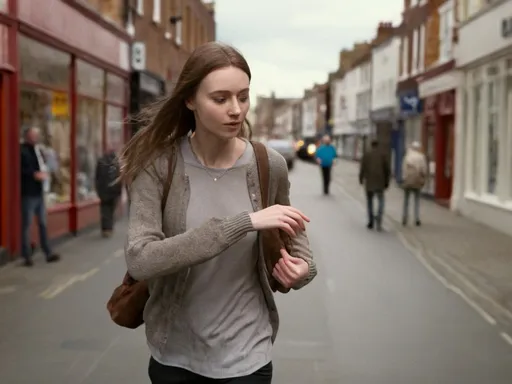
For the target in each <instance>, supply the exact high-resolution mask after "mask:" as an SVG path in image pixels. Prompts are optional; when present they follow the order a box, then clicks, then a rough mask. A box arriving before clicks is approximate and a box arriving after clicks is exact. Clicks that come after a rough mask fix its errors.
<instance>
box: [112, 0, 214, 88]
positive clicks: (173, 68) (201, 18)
mask: <svg viewBox="0 0 512 384" xmlns="http://www.w3.org/2000/svg"><path fill="white" fill-rule="evenodd" d="M113 1H117V0H113ZM161 11H162V15H161V21H160V22H159V23H155V22H154V21H153V2H152V1H151V2H150V1H145V2H144V14H143V15H137V16H136V17H135V20H134V25H135V31H136V33H135V39H136V40H137V41H145V42H146V55H147V63H146V65H147V69H148V70H149V71H151V72H153V73H156V74H158V75H160V76H162V77H163V78H164V79H166V81H168V82H170V83H173V82H175V81H176V80H177V78H178V76H179V73H180V72H181V69H182V67H183V64H184V63H185V61H186V60H187V58H188V56H189V55H190V53H191V52H192V51H193V50H194V49H195V48H196V47H197V46H199V45H201V44H204V43H206V42H208V41H212V40H215V20H214V10H212V9H211V7H210V6H206V5H205V4H203V3H202V2H201V1H200V0H164V1H162V10H161ZM171 16H181V17H182V23H181V24H182V26H181V44H178V43H177V42H176V36H177V30H176V27H175V26H172V25H171V23H170V22H169V19H170V17H171ZM166 33H167V34H170V38H169V36H166Z"/></svg>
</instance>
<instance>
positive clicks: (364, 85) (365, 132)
mask: <svg viewBox="0 0 512 384" xmlns="http://www.w3.org/2000/svg"><path fill="white" fill-rule="evenodd" d="M371 59H372V54H371V50H368V52H366V54H365V55H364V56H363V57H361V59H360V60H359V61H358V62H356V63H355V70H356V73H357V75H356V76H357V85H356V121H355V128H356V132H357V144H356V155H355V157H356V159H358V160H359V159H361V158H362V156H363V154H364V152H365V150H366V147H367V142H368V138H369V137H370V135H371V134H372V133H373V125H372V123H371V120H370V110H371V103H372V60H371Z"/></svg>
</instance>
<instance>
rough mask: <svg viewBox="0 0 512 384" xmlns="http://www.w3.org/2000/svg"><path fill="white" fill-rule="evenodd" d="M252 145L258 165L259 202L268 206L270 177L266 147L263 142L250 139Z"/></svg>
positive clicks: (264, 206) (263, 206) (263, 205)
mask: <svg viewBox="0 0 512 384" xmlns="http://www.w3.org/2000/svg"><path fill="white" fill-rule="evenodd" d="M251 144H252V147H253V148H254V155H255V156H256V165H257V166H258V177H259V181H260V192H261V204H262V208H263V209H265V208H267V207H268V204H269V201H268V200H269V199H268V194H269V191H268V189H269V179H270V168H269V165H268V153H267V148H266V147H265V145H264V144H262V143H259V142H257V141H251Z"/></svg>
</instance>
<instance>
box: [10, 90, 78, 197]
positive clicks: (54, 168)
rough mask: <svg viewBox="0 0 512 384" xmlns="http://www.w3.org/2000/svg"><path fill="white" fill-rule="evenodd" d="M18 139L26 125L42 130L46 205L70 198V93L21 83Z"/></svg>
mask: <svg viewBox="0 0 512 384" xmlns="http://www.w3.org/2000/svg"><path fill="white" fill-rule="evenodd" d="M19 111H20V127H21V130H20V138H22V137H23V132H24V130H25V129H27V128H31V127H36V128H39V129H40V131H41V147H42V150H43V154H44V158H45V162H46V165H47V167H48V169H49V175H50V177H49V181H48V183H46V185H45V193H46V202H47V204H48V206H52V205H55V204H58V203H65V202H69V201H70V192H71V172H70V169H71V167H70V165H71V148H70V119H69V94H68V93H67V92H63V91H52V90H48V89H42V88H38V87H35V86H32V85H27V84H23V83H22V84H21V85H20V109H19Z"/></svg>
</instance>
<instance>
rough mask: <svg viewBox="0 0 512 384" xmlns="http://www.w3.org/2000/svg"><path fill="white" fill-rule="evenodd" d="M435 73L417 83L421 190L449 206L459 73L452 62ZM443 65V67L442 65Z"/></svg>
mask: <svg viewBox="0 0 512 384" xmlns="http://www.w3.org/2000/svg"><path fill="white" fill-rule="evenodd" d="M447 64H448V65H447V66H446V68H447V70H445V72H444V73H439V74H438V75H436V76H430V77H429V74H428V73H427V74H426V75H425V76H424V77H423V79H422V81H421V82H420V84H419V92H420V97H421V98H423V99H424V113H423V132H422V142H423V143H424V144H423V149H424V151H425V154H426V155H427V160H428V164H429V177H428V179H427V182H426V184H425V187H424V192H425V193H426V194H428V195H431V196H432V197H434V198H435V199H436V201H437V202H439V203H440V204H442V205H444V206H446V207H448V206H449V205H450V198H451V195H452V185H453V174H454V148H455V112H456V111H455V88H456V87H457V86H458V84H459V82H460V80H459V74H458V72H457V71H456V70H454V69H453V62H451V63H447ZM441 69H442V68H441Z"/></svg>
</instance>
